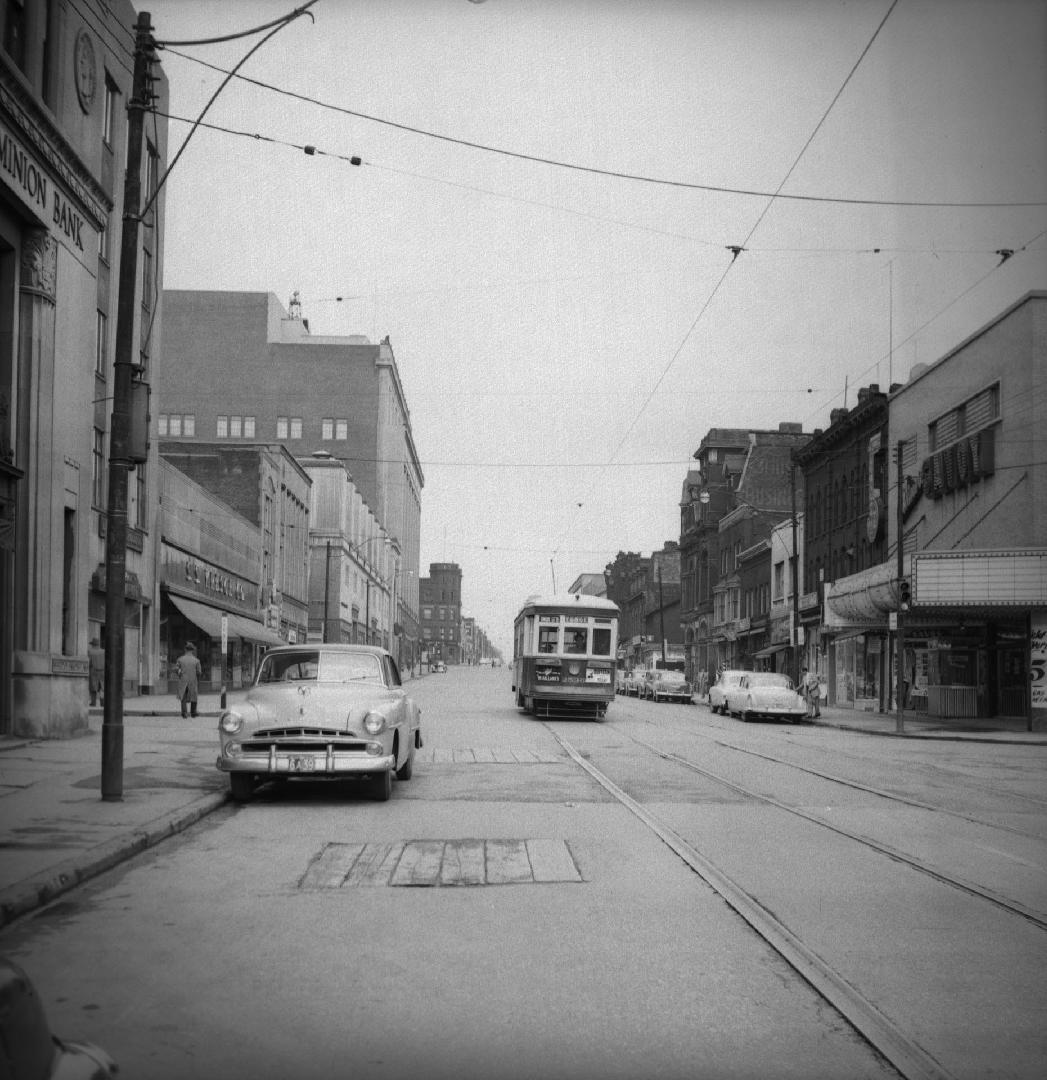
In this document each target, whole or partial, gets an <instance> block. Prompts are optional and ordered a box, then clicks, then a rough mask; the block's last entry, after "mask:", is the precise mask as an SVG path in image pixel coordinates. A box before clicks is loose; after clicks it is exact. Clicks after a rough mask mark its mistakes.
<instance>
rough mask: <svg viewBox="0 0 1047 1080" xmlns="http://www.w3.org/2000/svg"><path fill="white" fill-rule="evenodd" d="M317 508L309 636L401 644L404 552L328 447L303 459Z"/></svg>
mask: <svg viewBox="0 0 1047 1080" xmlns="http://www.w3.org/2000/svg"><path fill="white" fill-rule="evenodd" d="M301 465H302V467H303V468H304V469H305V471H306V473H307V475H308V476H309V479H310V481H311V487H310V505H309V639H310V640H311V641H333V642H356V643H361V644H366V645H381V646H382V647H383V648H386V649H394V650H395V652H396V655H397V660H398V662H400V663H401V664H402V663H403V662H404V659H405V656H406V659H407V661H408V662H409V663H411V662H413V654H412V653H411V651H410V646H408V648H407V650H406V651H405V650H403V649H402V647H401V643H400V642H399V641H398V640H397V641H396V642H394V640H393V638H394V624H395V622H396V615H395V612H396V608H397V598H396V595H395V591H396V586H397V583H398V581H399V578H400V574H399V570H400V563H401V559H402V553H401V552H400V550H399V547H398V545H397V543H396V540H395V538H393V537H391V536H389V533H388V532H387V531H386V529H385V528H384V527H383V526H382V523H381V522H380V521H379V520H378V518H377V516H376V515H375V514H374V512H373V511H372V510H371V508H370V507H369V506H368V505H367V502H366V500H365V499H364V497H363V495H362V494H361V492H360V491H359V489H358V488H357V486H356V483H355V481H354V479H353V476H352V474H351V473H350V472H349V470H348V469H347V468H346V466H345V462H343V461H339V460H338V459H337V458H333V457H330V456H329V455H328V454H326V453H324V452H323V451H320V452H318V453H317V454H315V455H313V456H312V457H310V458H302V459H301Z"/></svg>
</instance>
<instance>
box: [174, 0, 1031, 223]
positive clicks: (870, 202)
mask: <svg viewBox="0 0 1047 1080" xmlns="http://www.w3.org/2000/svg"><path fill="white" fill-rule="evenodd" d="M895 3H897V0H895ZM893 9H894V4H892V5H891V10H893ZM887 14H888V15H889V14H890V10H889V11H888V13H887ZM885 18H886V16H885ZM880 25H881V26H882V25H883V23H882V22H881V24H880ZM878 32H879V30H878V29H877V33H878ZM873 36H874V37H875V34H874V35H873ZM172 44H173V43H166V45H165V46H164V47H167V51H168V52H169V53H170V54H171V55H172V56H178V57H180V58H182V59H183V60H189V61H191V62H192V63H195V64H200V65H201V66H202V67H206V68H210V69H211V70H212V71H215V72H217V73H219V74H222V75H226V76H227V77H228V78H227V79H226V81H228V79H231V78H234V77H235V78H237V79H239V80H241V81H242V82H245V83H249V84H250V85H252V86H257V87H259V88H260V89H262V90H268V91H271V92H272V93H274V94H280V95H282V96H284V97H289V98H293V99H295V100H297V101H303V102H305V103H307V104H309V105H316V106H317V107H318V108H321V109H328V110H330V111H332V112H337V113H342V114H344V115H345V116H352V117H354V118H356V119H358V120H368V121H370V122H371V123H374V124H381V125H383V126H385V127H391V128H395V129H396V130H398V131H405V132H407V133H409V134H412V135H419V136H422V137H424V138H429V139H436V140H438V141H440V142H445V143H449V144H451V145H454V146H462V147H465V148H467V149H470V150H478V151H481V152H483V153H488V154H498V155H500V156H502V157H508V158H513V159H515V160H518V161H529V162H533V163H535V164H538V165H549V166H551V167H553V168H557V169H567V170H569V171H571V172H579V173H587V174H589V175H593V176H605V177H609V178H611V179H615V180H628V181H632V182H635V183H642V184H656V185H659V186H662V187H673V188H681V189H684V190H691V191H708V192H711V193H713V194H718V195H745V196H750V197H753V198H763V199H766V198H779V199H790V200H793V201H797V202H814V203H839V204H844V205H851V206H895V207H913V208H921V207H922V208H927V207H938V208H943V209H988V208H999V207H1013V208H1020V207H1033V206H1047V200H1036V201H1031V202H1024V201H1018V202H999V201H969V202H951V201H942V200H934V199H861V198H857V197H854V196H839V195H804V194H797V193H785V192H781V191H780V190H779V191H777V192H769V191H762V190H759V189H756V188H741V187H727V186H725V185H719V184H702V183H699V182H697V181H693V180H677V179H672V178H669V177H658V176H647V175H644V174H641V173H630V172H623V171H619V170H615V169H601V168H598V167H597V166H594V165H580V164H578V163H577V162H571V161H562V160H559V159H557V158H548V157H542V156H541V155H538V154H526V153H523V152H522V151H519V150H509V149H507V148H505V147H498V146H491V145H489V144H487V143H480V142H475V141H472V140H470V139H462V138H459V137H457V136H454V135H444V134H441V133H440V132H436V131H430V130H427V129H426V128H420V127H416V126H414V125H411V124H405V123H402V122H400V121H397V120H388V119H386V118H385V117H381V116H375V115H374V114H372V113H365V112H361V111H360V110H358V109H350V108H348V107H346V106H344V105H336V104H334V103H332V102H329V101H322V100H320V99H319V98H315V97H311V96H309V95H308V94H301V93H298V92H297V91H294V90H288V89H286V88H284V87H281V86H276V85H274V84H273V83H268V82H265V81H263V80H262V79H253V78H251V77H250V76H248V75H242V74H239V72H238V68H239V67H240V65H237V68H234V69H233V70H232V71H229V70H228V69H226V68H223V67H220V66H219V65H218V64H212V63H209V62H208V61H206V60H201V59H200V58H199V57H197V56H192V55H191V54H189V53H183V52H180V51H179V50H177V49H175V48H171V47H168V46H170V45H172ZM849 78H850V76H848V79H849ZM222 85H223V86H224V85H225V83H223V84H222ZM845 85H846V84H845ZM830 108H831V106H830ZM790 172H791V170H790Z"/></svg>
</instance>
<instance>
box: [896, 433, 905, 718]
mask: <svg viewBox="0 0 1047 1080" xmlns="http://www.w3.org/2000/svg"><path fill="white" fill-rule="evenodd" d="M902 446H903V444H902V443H901V442H899V443H897V444H896V447H895V452H896V453H897V455H898V472H897V476H896V478H895V483H896V485H897V492H896V493H895V494H896V500H895V510H896V516H897V518H898V528H897V530H896V531H897V536H896V537H895V542H896V544H897V548H898V550H897V552H896V553H895V554H896V558H897V563H896V566H897V574H898V628H897V630H896V631H895V644H896V649H897V651H896V653H895V656H896V659H895V666H896V668H897V670H896V671H895V682H896V686H895V691H894V693H895V698H896V701H895V704H896V705H897V707H898V719H897V721H896V723H895V731H897V732H898V733H899V734H901V733H902V732H903V731H904V730H905V607H906V605H905V603H904V601H903V591H904V590H903V585H902V583H903V581H904V579H905V553H904V551H903V550H902V549H903V547H904V544H903V543H902V535H903V534H902V524H903V523H902V508H903V506H904V502H905V500H904V498H903V495H904V479H905V477H904V476H903V475H902V473H903V472H904V470H903V468H902Z"/></svg>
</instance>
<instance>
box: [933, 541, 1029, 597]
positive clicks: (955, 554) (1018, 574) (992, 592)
mask: <svg viewBox="0 0 1047 1080" xmlns="http://www.w3.org/2000/svg"><path fill="white" fill-rule="evenodd" d="M912 602H913V604H914V605H921V606H931V607H1021V608H1034V607H1047V549H1044V548H1040V549H1035V550H1027V551H1018V550H1014V551H920V552H917V553H916V554H914V555H913V560H912Z"/></svg>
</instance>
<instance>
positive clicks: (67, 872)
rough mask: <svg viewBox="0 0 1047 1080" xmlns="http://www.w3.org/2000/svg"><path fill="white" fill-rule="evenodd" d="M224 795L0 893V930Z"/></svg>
mask: <svg viewBox="0 0 1047 1080" xmlns="http://www.w3.org/2000/svg"><path fill="white" fill-rule="evenodd" d="M228 798H229V795H228V793H227V792H224V791H223V792H215V793H213V794H210V795H205V796H203V797H201V798H199V799H197V800H196V801H195V802H194V803H192V804H191V805H190V806H188V807H185V808H184V809H182V810H172V811H171V812H170V813H168V814H165V815H164V816H163V817H160V818H157V819H156V821H153V822H150V823H149V824H148V825H146V826H142V827H139V828H135V829H132V830H130V831H128V832H126V833H124V834H123V835H121V836H118V837H116V838H115V839H113V840H107V841H106V842H105V843H103V844H99V845H98V846H97V847H94V848H92V849H91V850H90V851H88V852H85V853H84V854H83V855H82V856H79V857H77V858H73V859H69V860H68V861H67V862H65V863H60V864H59V865H58V866H57V867H54V868H53V869H51V870H48V871H47V872H46V873H45V874H42V875H38V876H37V877H35V878H29V879H27V880H26V881H22V882H19V883H18V884H17V885H12V886H11V887H10V888H7V889H3V890H0V929H2V928H5V927H7V926H9V925H10V924H11V923H13V922H14V921H15V920H16V919H19V918H21V917H22V916H23V915H27V914H29V912H31V911H35V910H37V909H38V908H41V907H43V906H44V905H46V904H50V903H51V902H52V901H53V900H54V899H55V898H56V897H59V896H61V895H62V894H63V893H65V892H68V891H69V890H70V889H73V888H75V887H76V886H78V885H82V884H83V883H84V882H86V881H89V880H90V879H91V878H93V877H97V876H98V875H99V874H103V873H105V871H106V870H111V869H112V868H113V867H114V866H117V865H119V864H120V863H121V862H124V861H125V860H126V859H129V858H131V856H133V855H138V854H141V852H143V851H147V850H148V849H149V848H151V847H155V846H156V845H157V844H159V843H160V842H161V841H162V840H166V839H168V838H169V837H171V836H175V835H176V834H178V833H180V832H182V831H183V830H184V829H187V828H188V827H189V826H190V825H194V824H195V823H196V822H198V821H199V820H200V819H201V818H204V817H206V816H207V815H208V814H210V813H213V812H214V811H215V810H218V809H219V808H221V807H222V806H224V805H225V803H226V802H227V801H228Z"/></svg>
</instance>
